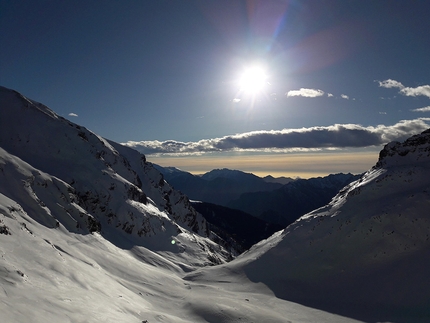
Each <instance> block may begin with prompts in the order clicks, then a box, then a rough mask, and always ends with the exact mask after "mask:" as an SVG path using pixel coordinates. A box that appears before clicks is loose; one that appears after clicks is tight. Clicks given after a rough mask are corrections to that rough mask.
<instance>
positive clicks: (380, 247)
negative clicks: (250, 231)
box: [187, 130, 430, 322]
mask: <svg viewBox="0 0 430 323" xmlns="http://www.w3.org/2000/svg"><path fill="white" fill-rule="evenodd" d="M429 209H430V130H427V131H425V132H423V133H422V134H420V135H416V136H414V137H412V138H410V139H408V140H407V141H405V142H404V143H397V142H394V143H390V144H388V145H386V146H385V148H384V149H383V150H382V151H381V154H380V158H379V161H378V163H377V164H376V166H375V167H373V168H372V169H371V170H369V171H368V172H366V173H365V174H364V175H363V176H362V177H361V178H360V179H359V180H357V181H355V182H353V183H351V184H350V185H348V186H346V187H345V188H344V189H343V190H342V191H341V192H339V194H338V195H336V197H335V198H333V200H332V201H331V202H330V203H329V204H328V205H327V206H325V207H322V208H320V209H317V210H315V211H312V212H311V213H308V214H306V215H304V216H303V217H301V218H300V219H298V220H297V221H296V222H295V223H293V224H291V225H290V226H288V227H287V228H286V229H285V230H283V231H282V232H279V233H277V234H275V235H273V236H272V237H270V238H269V239H267V240H265V241H262V242H260V243H259V244H257V245H255V246H254V247H253V248H252V249H251V250H250V251H249V252H247V253H245V254H243V255H241V256H240V257H238V258H237V259H236V260H235V261H234V262H233V263H230V264H228V265H225V266H219V267H216V268H213V269H208V270H202V271H198V272H194V273H191V274H189V275H188V276H187V279H188V280H190V281H193V282H201V281H205V282H208V281H209V282H210V281H212V279H211V276H214V277H219V276H220V275H223V274H224V275H226V273H236V275H239V276H240V275H245V276H246V277H247V278H248V279H249V280H250V281H252V282H255V283H262V284H264V285H266V286H267V287H269V288H270V289H271V290H272V291H273V292H274V294H275V295H276V296H277V297H279V298H282V299H286V300H290V301H295V302H299V303H301V304H306V305H309V306H313V307H317V308H321V309H324V310H327V311H330V312H332V313H338V314H343V315H348V316H350V317H354V318H358V319H362V320H366V321H372V322H374V321H394V322H428V321H429V319H430V310H429V309H430V279H429V278H428V273H429V272H430V237H429V235H430V213H429V211H428V210H429ZM230 279H231V280H234V279H235V277H234V276H233V277H231V278H230Z"/></svg>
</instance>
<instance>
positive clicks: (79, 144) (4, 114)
mask: <svg viewBox="0 0 430 323" xmlns="http://www.w3.org/2000/svg"><path fill="white" fill-rule="evenodd" d="M0 106H1V109H0V120H1V127H0V147H1V154H0V166H1V168H0V169H1V172H0V193H1V194H3V195H4V196H6V197H8V198H10V199H12V200H14V201H15V202H17V203H18V204H19V205H20V207H19V209H22V211H23V212H25V213H26V214H28V216H29V217H30V218H31V219H32V220H34V221H37V222H38V223H40V224H42V225H44V226H47V227H49V228H59V229H64V230H67V231H69V232H75V233H82V234H86V233H89V232H100V233H101V234H102V236H104V237H105V238H106V239H108V240H110V241H111V242H113V243H115V244H117V245H118V246H124V245H142V246H147V247H150V249H151V250H153V251H160V252H164V251H168V252H177V253H179V251H181V252H180V255H181V257H182V258H184V259H187V262H190V263H200V264H201V265H204V264H208V263H221V262H224V261H226V260H229V259H231V255H230V253H229V252H228V251H227V250H225V249H224V248H222V247H220V246H219V245H218V244H216V243H214V242H213V241H211V240H210V239H209V237H211V233H210V231H209V230H208V226H207V223H206V221H205V219H204V218H203V217H202V216H201V215H200V214H198V213H197V212H196V211H195V210H194V209H193V208H192V207H191V205H190V203H189V200H188V198H187V197H186V196H184V195H183V194H181V193H179V192H178V191H175V190H173V189H172V188H171V187H170V185H169V184H167V183H166V182H165V181H164V180H163V177H162V175H161V174H160V173H159V172H158V171H157V170H155V169H154V168H153V167H152V165H151V164H149V163H147V162H146V161H145V157H144V156H143V155H142V154H140V153H138V152H137V151H135V150H132V149H129V148H127V147H124V146H122V145H119V144H117V143H114V142H111V141H108V140H105V139H103V138H101V137H100V136H98V135H96V134H94V133H92V132H91V131H89V130H87V129H85V128H83V127H80V126H79V125H77V124H74V123H72V122H70V121H68V120H66V119H63V118H61V117H59V116H58V115H56V114H55V113H54V112H53V111H52V110H50V109H49V108H47V107H46V106H44V105H42V104H40V103H37V102H34V101H32V100H30V99H28V98H26V97H24V96H22V95H21V94H19V93H17V92H15V91H12V90H8V89H6V88H0ZM9 213H10V212H9ZM212 238H213V237H212ZM172 241H174V243H175V245H172ZM179 246H180V247H179Z"/></svg>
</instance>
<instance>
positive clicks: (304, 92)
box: [285, 88, 324, 98]
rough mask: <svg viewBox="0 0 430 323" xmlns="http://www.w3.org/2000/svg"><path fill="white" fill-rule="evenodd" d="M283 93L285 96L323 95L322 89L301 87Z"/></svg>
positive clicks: (309, 96)
mask: <svg viewBox="0 0 430 323" xmlns="http://www.w3.org/2000/svg"><path fill="white" fill-rule="evenodd" d="M285 95H286V96H303V97H306V98H316V97H318V96H323V95H324V91H322V90H315V89H305V88H301V89H300V90H292V91H288V92H287V93H285Z"/></svg>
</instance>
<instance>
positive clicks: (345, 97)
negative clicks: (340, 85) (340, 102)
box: [340, 94, 349, 100]
mask: <svg viewBox="0 0 430 323" xmlns="http://www.w3.org/2000/svg"><path fill="white" fill-rule="evenodd" d="M340 97H341V98H342V99H345V100H349V96H347V95H346V94H341V95H340Z"/></svg>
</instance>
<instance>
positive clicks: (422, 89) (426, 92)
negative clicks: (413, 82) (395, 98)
mask: <svg viewBox="0 0 430 323" xmlns="http://www.w3.org/2000/svg"><path fill="white" fill-rule="evenodd" d="M400 93H401V94H404V95H406V96H420V95H423V96H426V97H428V98H430V85H422V86H418V87H415V88H413V87H405V88H403V89H401V90H400Z"/></svg>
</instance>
